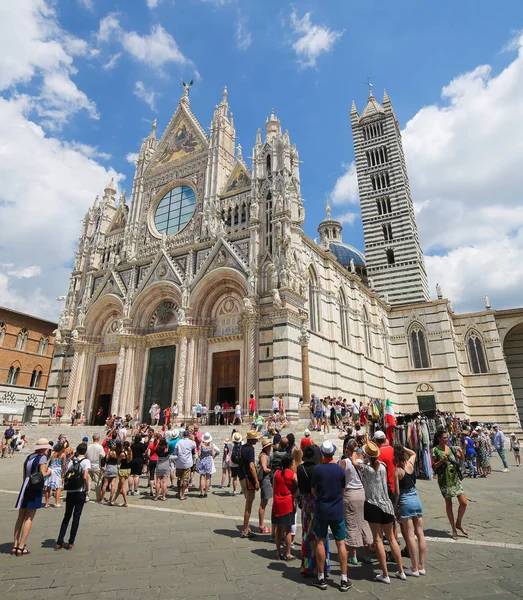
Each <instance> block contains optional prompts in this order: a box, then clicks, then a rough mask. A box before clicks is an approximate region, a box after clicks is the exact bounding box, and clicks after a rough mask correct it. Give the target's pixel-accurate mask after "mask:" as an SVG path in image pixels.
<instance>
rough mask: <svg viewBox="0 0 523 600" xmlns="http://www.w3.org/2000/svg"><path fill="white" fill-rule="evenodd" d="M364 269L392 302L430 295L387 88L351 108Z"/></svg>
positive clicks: (425, 297)
mask: <svg viewBox="0 0 523 600" xmlns="http://www.w3.org/2000/svg"><path fill="white" fill-rule="evenodd" d="M350 116H351V124H352V135H353V138H354V154H355V157H356V171H357V175H358V188H359V194H360V204H361V216H362V220H363V234H364V237H365V258H366V263H367V275H368V277H369V279H372V280H373V282H374V289H375V290H376V291H377V292H378V293H379V294H380V295H382V296H384V297H386V296H388V302H389V303H390V304H392V305H400V304H411V303H414V302H427V301H429V300H430V295H429V289H428V284H427V273H426V271H425V261H424V259H423V252H422V250H421V246H420V242H419V237H418V227H417V224H416V216H415V214H414V206H413V204H412V198H411V193H410V186H409V177H408V174H407V166H406V164H405V155H404V154H403V145H402V141H401V133H400V126H399V123H398V120H397V119H396V115H395V114H394V110H393V108H392V104H391V102H390V100H389V97H388V95H387V92H386V91H385V92H384V95H383V105H381V104H379V103H378V101H377V100H376V98H375V97H374V95H373V94H372V90H371V91H370V92H369V97H368V100H367V105H366V106H365V108H364V110H363V112H362V113H361V115H359V114H358V111H357V110H356V106H355V104H354V102H353V103H352V109H351V113H350Z"/></svg>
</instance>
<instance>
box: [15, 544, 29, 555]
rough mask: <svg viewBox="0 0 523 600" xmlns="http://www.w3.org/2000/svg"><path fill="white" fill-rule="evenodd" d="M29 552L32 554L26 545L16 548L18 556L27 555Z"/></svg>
mask: <svg viewBox="0 0 523 600" xmlns="http://www.w3.org/2000/svg"><path fill="white" fill-rule="evenodd" d="M18 553H20V554H18ZM28 554H31V552H30V551H29V550H28V549H27V546H24V547H23V548H18V549H17V550H16V556H27V555H28Z"/></svg>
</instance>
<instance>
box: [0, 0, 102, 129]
mask: <svg viewBox="0 0 523 600" xmlns="http://www.w3.org/2000/svg"><path fill="white" fill-rule="evenodd" d="M4 4H5V3H4ZM75 56H91V49H90V47H89V44H88V43H87V42H86V41H85V40H81V39H79V38H76V37H74V36H72V35H70V34H69V33H67V32H65V31H64V30H62V29H61V28H60V26H59V24H58V21H57V19H56V12H55V10H54V2H50V1H47V0H17V2H16V3H11V4H10V6H9V8H7V6H6V7H5V10H1V11H0V91H4V92H7V93H12V92H13V91H15V92H16V86H17V85H18V84H25V83H28V82H29V81H31V80H32V79H33V78H34V77H35V76H39V77H40V78H41V79H40V81H41V83H39V87H40V89H39V92H38V93H36V94H35V96H34V98H33V101H32V102H26V104H27V107H28V108H29V107H31V108H32V109H34V110H36V113H37V114H38V115H39V116H41V117H42V123H43V124H45V125H46V126H49V127H53V128H59V127H61V126H62V125H63V124H64V123H65V121H67V120H68V119H69V118H70V117H71V116H72V115H74V114H75V113H76V112H78V111H80V110H86V111H87V112H88V114H89V116H91V117H92V118H95V119H96V118H98V113H97V110H96V106H95V104H94V102H93V101H92V100H90V99H89V98H88V97H87V96H86V95H85V93H84V92H82V91H81V90H79V89H78V88H77V86H76V84H75V83H74V81H73V80H72V76H73V75H74V74H75V73H76V69H75V68H74V66H73V60H74V57H75Z"/></svg>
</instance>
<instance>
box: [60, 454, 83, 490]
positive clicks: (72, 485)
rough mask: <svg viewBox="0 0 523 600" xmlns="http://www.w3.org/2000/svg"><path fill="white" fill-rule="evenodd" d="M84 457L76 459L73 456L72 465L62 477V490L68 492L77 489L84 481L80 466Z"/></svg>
mask: <svg viewBox="0 0 523 600" xmlns="http://www.w3.org/2000/svg"><path fill="white" fill-rule="evenodd" d="M84 460H85V459H84V458H82V460H78V459H77V458H73V464H72V467H71V468H70V469H69V470H68V471H67V472H66V474H65V477H64V490H66V491H68V492H74V491H78V490H79V489H80V488H81V487H82V485H83V483H84V471H83V469H82V467H81V463H82V462H83V461H84Z"/></svg>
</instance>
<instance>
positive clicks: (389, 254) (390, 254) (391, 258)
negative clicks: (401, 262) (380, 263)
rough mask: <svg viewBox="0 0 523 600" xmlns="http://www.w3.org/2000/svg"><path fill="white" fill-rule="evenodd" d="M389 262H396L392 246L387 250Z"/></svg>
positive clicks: (390, 263)
mask: <svg viewBox="0 0 523 600" xmlns="http://www.w3.org/2000/svg"><path fill="white" fill-rule="evenodd" d="M387 262H388V263H389V265H393V264H394V263H395V262H396V259H395V258H394V250H393V249H392V248H389V249H388V250H387Z"/></svg>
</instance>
